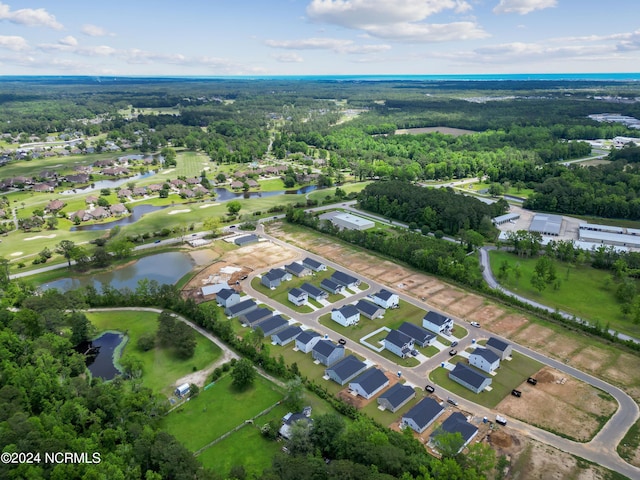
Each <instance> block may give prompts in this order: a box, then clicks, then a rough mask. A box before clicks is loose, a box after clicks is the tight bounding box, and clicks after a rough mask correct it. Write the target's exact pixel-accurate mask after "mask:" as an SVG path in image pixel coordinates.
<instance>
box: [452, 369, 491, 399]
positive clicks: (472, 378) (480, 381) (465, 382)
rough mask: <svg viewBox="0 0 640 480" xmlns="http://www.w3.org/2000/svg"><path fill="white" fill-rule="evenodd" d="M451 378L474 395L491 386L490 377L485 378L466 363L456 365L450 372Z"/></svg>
mask: <svg viewBox="0 0 640 480" xmlns="http://www.w3.org/2000/svg"><path fill="white" fill-rule="evenodd" d="M449 378H450V379H451V380H453V381H454V382H456V383H459V384H460V385H462V386H463V387H466V388H468V389H469V390H471V391H472V392H474V393H480V392H481V391H483V390H484V389H485V388H487V387H488V386H489V385H491V378H490V377H486V376H484V375H483V374H481V373H480V372H478V371H477V370H474V369H473V368H471V367H468V366H466V365H465V364H464V363H456V366H455V367H454V368H453V370H451V371H450V372H449Z"/></svg>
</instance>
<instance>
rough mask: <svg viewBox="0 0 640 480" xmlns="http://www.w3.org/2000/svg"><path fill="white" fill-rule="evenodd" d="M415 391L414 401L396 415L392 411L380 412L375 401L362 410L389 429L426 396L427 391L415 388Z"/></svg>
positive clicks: (409, 402) (410, 401)
mask: <svg viewBox="0 0 640 480" xmlns="http://www.w3.org/2000/svg"><path fill="white" fill-rule="evenodd" d="M415 391H416V396H415V397H414V398H413V399H411V400H409V401H408V402H407V404H406V405H404V406H403V407H402V408H401V409H400V410H398V411H397V412H395V413H394V412H392V411H390V410H380V409H379V408H378V402H377V400H375V399H374V400H373V401H371V402H369V404H368V405H367V406H366V407H364V408H363V409H362V412H363V413H365V414H367V415H369V416H370V417H371V418H373V419H374V420H375V421H376V422H378V423H379V424H381V425H384V426H385V427H388V426H390V425H391V424H392V423H397V422H398V421H399V420H400V418H401V417H402V415H404V414H405V413H407V412H408V411H409V410H411V409H412V408H413V407H414V406H415V405H416V403H418V402H419V401H420V400H422V399H423V398H424V397H425V396H426V394H425V391H424V390H423V389H422V388H415ZM376 398H377V397H376Z"/></svg>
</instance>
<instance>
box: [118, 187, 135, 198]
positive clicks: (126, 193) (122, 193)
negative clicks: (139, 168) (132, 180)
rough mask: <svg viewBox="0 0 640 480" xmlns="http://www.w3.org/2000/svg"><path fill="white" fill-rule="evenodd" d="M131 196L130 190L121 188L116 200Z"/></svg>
mask: <svg viewBox="0 0 640 480" xmlns="http://www.w3.org/2000/svg"><path fill="white" fill-rule="evenodd" d="M132 195H133V192H132V191H131V190H129V189H128V188H121V189H120V190H119V191H118V198H126V197H130V196H132Z"/></svg>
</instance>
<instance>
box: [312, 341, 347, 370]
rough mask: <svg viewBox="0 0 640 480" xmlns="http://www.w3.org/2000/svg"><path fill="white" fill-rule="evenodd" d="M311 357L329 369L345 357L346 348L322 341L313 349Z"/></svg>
mask: <svg viewBox="0 0 640 480" xmlns="http://www.w3.org/2000/svg"><path fill="white" fill-rule="evenodd" d="M311 356H312V357H313V359H314V360H315V361H318V362H320V363H321V364H322V365H324V366H326V367H329V366H331V365H333V364H334V363H336V362H337V361H338V360H340V359H341V358H342V357H344V347H343V346H342V345H337V344H335V343H333V342H331V341H329V340H320V341H319V342H318V343H316V344H315V345H314V346H313V348H312V349H311Z"/></svg>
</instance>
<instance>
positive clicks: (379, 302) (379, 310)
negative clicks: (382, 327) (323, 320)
mask: <svg viewBox="0 0 640 480" xmlns="http://www.w3.org/2000/svg"><path fill="white" fill-rule="evenodd" d="M336 273H337V272H336ZM370 298H371V299H372V300H373V301H369V300H365V299H362V300H358V301H357V302H356V303H355V304H354V305H344V306H342V307H341V308H334V309H333V310H332V311H331V319H332V320H333V321H334V322H336V323H338V324H340V325H342V326H343V327H349V326H352V325H357V324H358V322H359V321H360V315H362V316H364V317H366V318H368V319H370V320H375V319H376V318H378V317H380V316H382V315H384V312H385V310H386V309H388V308H397V306H398V302H399V298H398V295H397V294H395V293H391V292H389V291H388V290H384V289H383V290H380V291H379V292H378V293H376V294H374V295H370Z"/></svg>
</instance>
